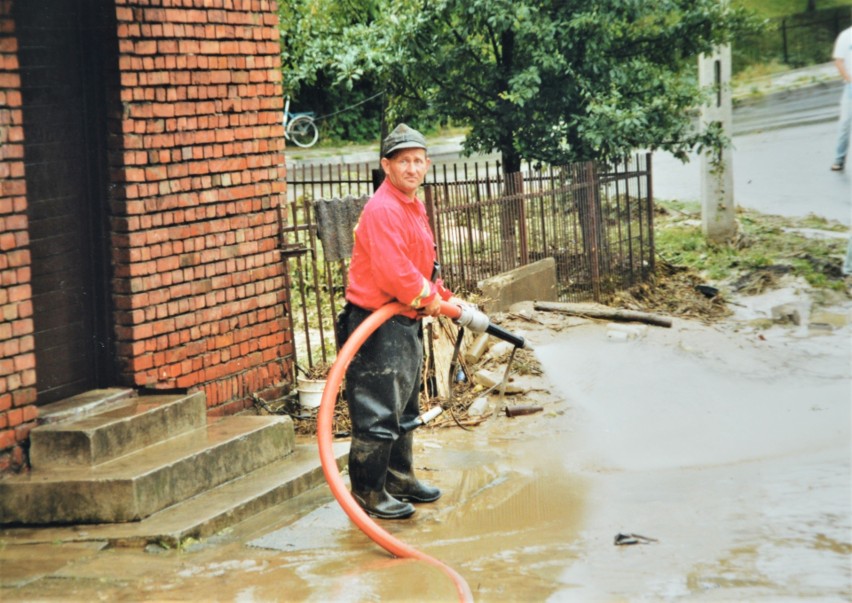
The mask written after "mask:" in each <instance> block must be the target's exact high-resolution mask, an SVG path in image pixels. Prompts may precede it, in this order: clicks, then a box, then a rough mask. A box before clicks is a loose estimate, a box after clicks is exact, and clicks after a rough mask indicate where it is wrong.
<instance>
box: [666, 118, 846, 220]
mask: <svg viewBox="0 0 852 603" xmlns="http://www.w3.org/2000/svg"><path fill="white" fill-rule="evenodd" d="M836 136H837V121H836V119H835V120H833V121H827V122H820V123H811V124H807V125H802V126H793V127H786V128H779V129H769V130H764V131H759V132H756V133H751V134H744V135H740V136H736V135H735V136H734V138H733V166H732V169H733V172H734V202H735V203H736V204H737V205H738V206H741V207H747V208H749V209H755V210H758V211H760V212H763V213H767V214H777V215H782V216H793V217H802V216H807V215H809V214H816V215H817V216H821V217H824V218H828V219H831V220H836V221H838V222H840V223H841V224H845V225H847V226H848V225H849V224H850V222H852V187H850V174H849V172H850V170H849V169H847V170H846V171H845V172H841V173H838V172H832V171H831V170H830V169H829V166H830V165H831V163H832V161H833V159H834V147H835V139H836ZM653 174H654V197H655V198H656V199H678V200H682V201H700V197H701V188H700V186H701V185H700V183H701V171H700V160H699V159H698V158H697V157H696V158H693V160H691V161H690V162H689V163H687V164H683V163H681V162H680V161H678V160H677V159H675V158H674V157H672V156H671V155H670V154H668V153H663V152H657V153H654V156H653Z"/></svg>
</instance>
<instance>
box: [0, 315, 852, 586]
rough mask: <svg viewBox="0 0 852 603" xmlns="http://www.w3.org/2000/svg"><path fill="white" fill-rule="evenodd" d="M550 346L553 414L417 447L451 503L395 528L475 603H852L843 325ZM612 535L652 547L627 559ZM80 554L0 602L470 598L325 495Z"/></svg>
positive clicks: (588, 337) (689, 332)
mask: <svg viewBox="0 0 852 603" xmlns="http://www.w3.org/2000/svg"><path fill="white" fill-rule="evenodd" d="M539 336H540V337H541V338H542V340H541V341H538V340H536V339H535V338H536V334H535V333H533V334H532V335H531V336H530V337H531V339H532V340H533V341H534V342H535V343H536V344H539V345H538V346H537V349H538V352H537V355H538V357H539V359H540V361H541V363H542V366H543V368H544V372H545V374H544V377H543V378H541V379H539V380H538V381H537V382H535V383H533V384H532V385H531V387H533V388H536V389H537V391H536V392H534V394H532V397H533V402H534V403H539V404H541V405H542V406H544V409H545V410H544V412H543V413H540V414H536V415H528V416H522V417H516V418H512V419H509V418H507V417H505V416H504V415H501V414H495V415H494V416H493V418H492V419H491V420H490V421H489V422H488V423H487V424H486V425H484V426H482V427H481V428H478V429H476V430H475V431H472V432H465V431H460V430H458V429H451V430H431V431H430V430H421V432H420V433H418V435H417V438H416V439H415V442H416V459H415V461H416V465H417V466H418V467H419V473H420V475H421V477H422V478H423V479H426V480H429V481H431V482H433V483H435V484H437V485H438V486H440V487H441V488H442V489H443V491H444V496H443V497H442V498H441V499H440V500H439V501H438V502H436V503H434V504H430V505H419V506H418V512H417V513H416V514H415V515H414V517H413V518H412V519H410V520H406V521H399V522H383V523H382V525H383V526H384V527H385V528H386V529H388V530H389V531H390V532H391V533H393V534H394V535H396V536H397V537H398V538H400V539H401V540H403V541H404V542H406V543H407V544H410V545H412V546H414V547H416V548H419V549H420V550H422V551H423V552H425V553H428V554H429V555H432V556H434V557H436V558H438V559H440V560H442V561H444V562H445V563H447V564H448V565H450V566H451V567H453V568H454V569H455V570H456V571H457V572H459V574H461V575H462V576H463V577H464V578H465V579H466V580H467V582H468V584H469V585H470V588H471V590H472V591H473V593H474V597H475V599H476V600H477V601H620V600H631V601H634V600H648V601H669V600H683V601H692V600H701V601H730V600H748V601H752V600H765V601H777V600H803V601H804V600H807V601H812V600H816V601H841V600H849V599H850V598H852V589H850V584H852V570H850V562H849V559H850V557H852V498H850V492H852V483H851V482H852V477H850V475H852V473H850V470H851V468H852V461H850V456H852V452H851V451H850V442H852V434H851V433H850V404H852V389H850V387H852V386H850V383H851V382H850V356H851V354H850V345H849V342H850V337H849V331H848V327H846V328H845V331H844V330H841V331H839V332H837V333H835V334H834V335H833V336H825V337H791V336H790V332H789V331H769V332H765V333H763V334H761V335H760V336H757V335H756V334H754V333H749V332H747V331H744V332H741V333H738V332H736V331H732V330H723V329H721V328H709V327H702V326H695V325H676V328H673V329H670V330H669V329H653V330H650V331H649V332H648V334H647V336H646V337H645V338H643V339H640V340H636V341H629V342H625V343H614V342H611V341H608V340H607V338H606V334H605V328H604V327H603V326H602V325H599V324H598V325H588V324H587V325H583V326H579V327H576V328H571V329H569V330H566V331H564V335H562V336H560V337H558V338H553V337H552V336H549V337H548V338H546V340H545V338H544V336H543V334H539ZM529 401H530V400H529V399H527V400H526V402H529ZM504 402H505V401H504ZM509 402H510V403H514V402H515V401H514V400H509ZM619 533H628V534H629V533H636V534H640V535H642V536H647V537H650V538H653V539H655V541H653V542H650V543H648V544H636V545H632V546H615V545H614V543H613V542H614V537H615V536H616V535H617V534H619ZM68 550H69V549H65V551H66V557H65V558H63V559H61V560H58V559H57V560H56V561H55V562H54V560H53V555H54V554H56V555H58V554H59V553H58V548H57V549H56V550H53V549H51V547H46V546H45V545H40V548H38V549H36V548H34V549H32V551H31V554H30V555H29V556H26V555H25V554H23V553H20V552H18V553H16V555H17V558H18V560H19V562H20V563H23V564H33V565H34V566H35V565H38V566H43V567H44V573H43V575H42V576H39V575H37V574H34V575H33V577H32V579H31V581H30V582H29V584H20V585H18V587H17V588H14V589H8V588H7V589H4V590H2V591H0V598H2V599H3V600H4V601H7V600H8V601H32V600H65V601H68V600H79V601H96V600H104V601H106V600H109V601H140V600H145V601H154V600H156V601H239V602H245V603H254V602H265V601H429V600H433V601H451V600H455V599H456V591H455V588H454V587H453V585H452V584H451V583H450V581H449V579H448V578H447V577H446V576H445V575H444V574H443V573H441V572H440V571H439V570H437V569H435V568H433V567H431V566H428V565H425V564H424V563H421V562H414V561H408V560H397V559H392V558H390V557H389V556H388V555H387V554H386V553H385V552H384V551H383V550H381V549H380V548H379V547H378V546H377V545H375V544H373V543H372V542H371V541H369V540H368V539H367V538H366V537H365V536H364V535H363V534H362V533H361V532H360V531H359V530H358V529H357V528H356V527H355V526H354V525H353V524H351V522H350V521H349V520H348V518H347V517H346V516H345V514H344V513H343V511H342V510H341V509H340V508H339V507H338V505H337V503H336V502H335V501H333V500H331V499H330V497H329V494H328V492H327V491H326V490H325V489H319V490H316V491H314V492H311V493H309V494H307V495H304V496H302V497H299V498H297V499H295V500H293V501H291V502H289V503H287V504H285V505H280V506H279V507H276V508H275V509H272V510H270V511H267V512H265V513H263V514H261V515H259V516H257V517H255V518H253V519H252V520H249V521H246V522H244V523H243V524H241V525H239V526H237V527H235V528H234V529H232V530H229V531H227V532H226V533H223V534H221V535H219V536H217V537H216V538H212V539H209V540H206V541H204V542H200V543H196V544H190V545H188V546H187V547H186V548H185V549H184V550H181V551H161V552H154V551H152V550H149V552H141V551H128V550H104V551H99V552H97V551H95V550H93V549H92V548H91V547H82V546H81V547H79V550H77V549H75V550H73V551H71V552H70V553H68ZM68 554H71V555H73V557H71V558H70V561H69V558H68V557H67V555H68ZM0 555H2V551H0ZM0 567H4V566H2V565H0Z"/></svg>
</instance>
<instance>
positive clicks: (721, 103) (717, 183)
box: [698, 46, 737, 243]
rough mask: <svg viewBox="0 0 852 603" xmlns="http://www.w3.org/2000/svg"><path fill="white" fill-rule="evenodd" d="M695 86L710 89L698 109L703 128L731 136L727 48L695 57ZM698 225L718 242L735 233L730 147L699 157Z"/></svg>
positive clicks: (722, 47) (728, 239) (729, 67)
mask: <svg viewBox="0 0 852 603" xmlns="http://www.w3.org/2000/svg"><path fill="white" fill-rule="evenodd" d="M698 74H699V78H698V79H699V83H700V84H701V86H702V87H705V86H709V87H711V88H712V90H713V97H712V99H711V101H710V102H709V103H707V104H705V105H704V106H702V108H701V122H702V126H703V127H708V126H710V125H714V124H715V125H716V127H718V128H720V130H721V132H722V134H723V135H725V136H726V137H727V138H728V139H730V138H731V136H732V125H733V124H732V122H733V106H732V102H731V47H730V46H721V47H717V48H716V50H715V51H714V53H713V54H712V55H709V56H708V55H701V56H700V57H699V58H698ZM701 224H702V228H703V231H704V236H706V237H707V238H708V239H709V240H711V241H714V242H717V243H722V242H726V241H730V240H731V239H733V237H734V235H736V233H737V222H736V206H735V205H734V172H733V162H732V153H731V148H730V146H725V147H724V148H722V149H715V150H709V151H706V152H704V153H702V155H701Z"/></svg>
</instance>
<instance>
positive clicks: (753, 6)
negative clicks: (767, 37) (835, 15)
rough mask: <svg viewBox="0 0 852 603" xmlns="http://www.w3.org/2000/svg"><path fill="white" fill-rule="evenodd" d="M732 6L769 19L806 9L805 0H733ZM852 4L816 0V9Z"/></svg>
mask: <svg viewBox="0 0 852 603" xmlns="http://www.w3.org/2000/svg"><path fill="white" fill-rule="evenodd" d="M733 5H734V6H740V7H742V8H746V9H748V10H750V11H752V12H754V13H757V14H758V15H760V16H761V17H764V18H767V19H771V18H772V17H784V16H787V15H796V14H799V13H803V12H805V11H806V10H807V7H808V2H807V0H734V2H733ZM842 6H852V1H850V0H817V1H816V8H817V10H822V9H825V8H837V7H842Z"/></svg>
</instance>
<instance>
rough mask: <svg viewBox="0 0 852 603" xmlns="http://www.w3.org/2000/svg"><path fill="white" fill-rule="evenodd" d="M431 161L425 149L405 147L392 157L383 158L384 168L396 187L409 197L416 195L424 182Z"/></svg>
mask: <svg viewBox="0 0 852 603" xmlns="http://www.w3.org/2000/svg"><path fill="white" fill-rule="evenodd" d="M429 165H430V161H429V158H428V157H426V151H424V150H423V149H403V150H401V151H399V152H398V153H396V154H395V155H394V156H393V158H392V159H387V158H382V169H384V171H385V174H387V177H388V179H389V180H390V181H391V184H393V185H394V186H395V187H396V188H398V189H399V190H400V191H402V192H403V193H404V194H405V195H407V196H409V197H414V193H415V192H416V191H417V188H418V187H419V186H420V185H421V184H423V179H424V178H425V177H426V171H427V170H428V169H429Z"/></svg>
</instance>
